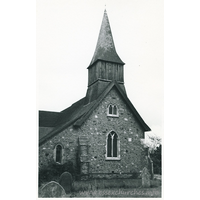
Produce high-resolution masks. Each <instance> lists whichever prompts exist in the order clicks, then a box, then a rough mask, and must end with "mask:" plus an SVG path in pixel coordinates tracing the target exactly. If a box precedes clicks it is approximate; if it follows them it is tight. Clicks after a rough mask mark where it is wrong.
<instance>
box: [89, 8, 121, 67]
mask: <svg viewBox="0 0 200 200" xmlns="http://www.w3.org/2000/svg"><path fill="white" fill-rule="evenodd" d="M97 60H103V61H108V62H114V63H118V64H122V65H124V62H123V61H122V60H121V59H120V57H119V56H118V54H117V52H116V50H115V45H114V41H113V36H112V32H111V28H110V24H109V20H108V15H107V12H106V9H105V10H104V15H103V20H102V23H101V28H100V32H99V37H98V41H97V45H96V49H95V52H94V55H93V58H92V61H91V63H90V65H89V67H90V66H91V65H93V64H94V63H95V62H96V61H97ZM89 67H88V68H89Z"/></svg>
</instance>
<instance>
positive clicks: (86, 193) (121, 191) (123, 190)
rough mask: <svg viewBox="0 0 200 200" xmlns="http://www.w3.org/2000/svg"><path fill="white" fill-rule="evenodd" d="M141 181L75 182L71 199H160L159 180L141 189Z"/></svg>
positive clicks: (100, 180)
mask: <svg viewBox="0 0 200 200" xmlns="http://www.w3.org/2000/svg"><path fill="white" fill-rule="evenodd" d="M141 185H142V180H141V179H110V180H103V179H98V180H88V181H75V182H74V192H73V194H72V197H161V180H151V187H150V188H142V187H141Z"/></svg>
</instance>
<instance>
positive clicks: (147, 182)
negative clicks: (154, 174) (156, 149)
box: [141, 167, 151, 187]
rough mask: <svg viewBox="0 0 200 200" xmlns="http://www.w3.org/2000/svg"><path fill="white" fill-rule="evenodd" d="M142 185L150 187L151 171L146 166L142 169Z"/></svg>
mask: <svg viewBox="0 0 200 200" xmlns="http://www.w3.org/2000/svg"><path fill="white" fill-rule="evenodd" d="M141 176H142V187H150V185H151V182H150V176H151V175H150V173H149V171H148V169H147V168H146V167H144V168H143V170H142V174H141Z"/></svg>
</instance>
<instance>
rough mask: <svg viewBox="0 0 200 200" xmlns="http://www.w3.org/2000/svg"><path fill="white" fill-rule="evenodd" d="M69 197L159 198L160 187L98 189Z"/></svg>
mask: <svg viewBox="0 0 200 200" xmlns="http://www.w3.org/2000/svg"><path fill="white" fill-rule="evenodd" d="M71 197H75V198H82V197H89V198H90V197H91V198H92V197H140V198H141V197H158V198H159V197H161V187H156V188H125V189H123V188H122V189H116V188H112V189H100V190H91V191H84V192H77V193H73V194H72V196H71Z"/></svg>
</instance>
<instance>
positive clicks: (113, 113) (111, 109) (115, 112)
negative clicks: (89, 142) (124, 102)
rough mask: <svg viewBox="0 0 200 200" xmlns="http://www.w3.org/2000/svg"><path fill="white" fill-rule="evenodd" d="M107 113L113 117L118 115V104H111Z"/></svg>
mask: <svg viewBox="0 0 200 200" xmlns="http://www.w3.org/2000/svg"><path fill="white" fill-rule="evenodd" d="M107 115H108V116H113V117H118V116H119V114H118V108H117V106H116V105H111V104H110V105H109V106H108V110H107Z"/></svg>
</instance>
